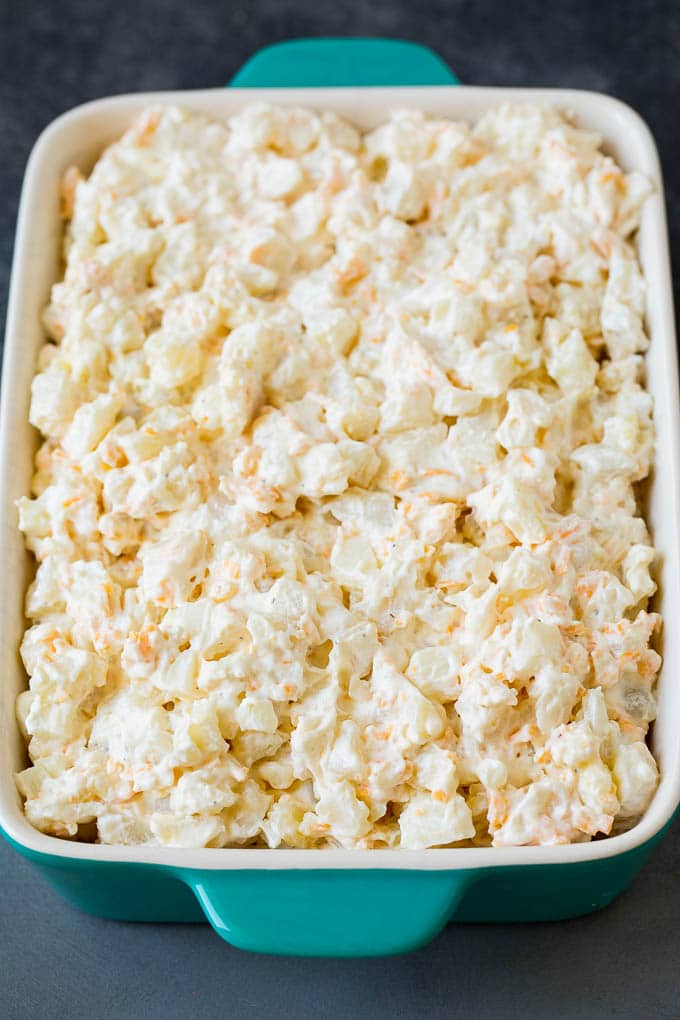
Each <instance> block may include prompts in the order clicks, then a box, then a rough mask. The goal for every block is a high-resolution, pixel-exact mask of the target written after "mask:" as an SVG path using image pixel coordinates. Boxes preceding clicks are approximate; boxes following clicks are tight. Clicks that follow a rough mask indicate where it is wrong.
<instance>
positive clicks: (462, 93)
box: [0, 39, 680, 956]
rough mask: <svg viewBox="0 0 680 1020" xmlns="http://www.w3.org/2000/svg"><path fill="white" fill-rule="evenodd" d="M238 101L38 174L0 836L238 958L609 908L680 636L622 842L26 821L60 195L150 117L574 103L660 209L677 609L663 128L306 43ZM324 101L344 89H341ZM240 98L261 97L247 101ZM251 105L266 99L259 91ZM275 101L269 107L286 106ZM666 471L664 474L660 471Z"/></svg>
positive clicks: (664, 398) (78, 153)
mask: <svg viewBox="0 0 680 1020" xmlns="http://www.w3.org/2000/svg"><path fill="white" fill-rule="evenodd" d="M231 84H232V89H229V90H226V91H225V90H222V89H213V90H208V91H199V92H185V93H163V94H156V95H154V96H149V95H142V96H120V97H116V98H112V99H106V100H101V101H98V102H95V103H89V104H86V105H85V106H82V107H78V108H77V109H76V110H74V111H72V112H70V113H68V114H66V115H64V116H63V117H61V118H59V119H58V120H57V121H55V122H54V123H53V124H52V125H51V126H50V127H48V128H47V130H46V131H45V132H44V133H43V135H42V136H41V138H40V139H39V141H38V143H37V144H36V147H35V149H34V151H33V154H32V156H31V159H30V162H29V166H28V168H27V172H26V179H25V184H24V190H23V194H22V201H21V210H20V216H19V223H18V229H17V242H16V249H15V257H14V265H13V272H12V285H11V293H10V308H9V315H8V320H7V336H6V343H5V355H4V367H3V387H2V406H1V418H0V431H1V437H2V446H1V452H0V480H1V481H0V484H1V492H2V500H1V501H0V555H1V556H2V562H3V565H4V571H3V577H2V590H1V603H0V605H1V608H2V612H1V613H0V654H1V655H2V667H3V685H2V689H1V690H0V825H1V826H2V830H3V834H4V836H5V838H6V839H7V840H8V841H9V842H10V843H11V844H12V845H13V846H14V847H15V848H16V849H17V851H18V852H19V853H21V854H23V855H24V856H25V857H27V858H28V859H30V860H31V861H33V862H34V864H35V865H36V866H37V868H38V870H39V871H40V872H41V873H42V875H43V877H44V878H45V879H47V881H48V882H50V883H51V884H52V885H53V886H54V887H55V888H56V889H57V890H58V891H59V892H60V893H61V894H62V895H63V896H64V897H65V898H66V899H67V900H69V901H70V902H71V903H72V904H74V905H75V906H77V907H79V908H80V909H82V910H84V911H87V912H89V913H92V914H96V915H98V916H101V917H107V918H112V919H119V920H128V921H156V922H161V921H173V922H182V921H184V922H196V921H204V920H205V919H207V920H208V921H209V922H210V924H211V925H212V926H213V928H214V929H215V931H216V932H217V933H218V934H219V935H220V936H222V937H223V938H224V939H225V940H226V941H228V942H229V943H231V944H232V945H234V946H238V947H240V948H243V949H249V950H255V951H259V952H266V953H281V954H296V955H309V956H371V955H382V954H387V953H398V952H404V951H408V950H412V949H415V948H417V947H419V946H422V945H423V944H424V943H426V942H427V941H428V940H430V939H431V938H433V937H434V936H435V935H436V934H437V932H438V931H440V930H441V928H442V927H443V926H444V925H445V924H446V923H448V922H449V921H457V922H471V921H475V922H483V921H545V920H559V919H563V918H569V917H575V916H577V915H580V914H586V913H588V912H590V911H593V910H597V909H599V908H601V907H604V906H606V905H607V904H608V903H610V902H611V901H612V900H613V899H614V898H615V897H616V896H618V895H619V893H621V892H622V890H623V889H625V887H626V886H627V885H628V884H629V882H630V881H631V880H632V879H633V877H634V876H635V874H636V873H637V872H638V871H639V870H640V868H641V867H642V866H643V864H644V862H645V860H646V858H647V856H648V855H649V853H650V851H651V850H652V848H653V846H654V844H655V843H656V841H657V840H658V839H659V838H660V837H661V836H662V834H663V832H664V831H665V830H666V829H667V828H668V826H669V825H670V824H671V821H672V818H673V815H674V814H675V812H676V810H677V807H678V803H679V802H680V742H678V740H677V731H678V727H679V726H680V690H679V689H678V685H676V684H674V683H673V681H672V680H671V679H670V678H674V677H675V676H676V675H677V672H678V668H679V666H680V644H679V642H680V635H679V634H678V633H677V632H676V629H674V628H671V627H668V628H667V632H666V635H665V637H664V642H663V653H664V659H665V665H664V669H663V671H662V678H661V681H660V688H659V695H660V696H659V719H658V722H657V724H656V726H655V730H654V734H653V747H654V751H655V754H656V756H657V759H658V760H659V762H660V766H661V774H662V780H661V783H660V786H659V789H658V791H657V794H656V796H655V798H654V801H653V803H652V805H651V806H650V808H649V809H648V811H647V812H646V814H645V815H644V817H643V818H642V819H641V820H640V821H639V822H638V824H637V825H636V826H635V827H634V828H632V829H631V830H630V831H628V832H626V833H622V834H620V835H617V836H614V837H611V838H608V839H603V840H598V841H594V842H592V843H581V844H575V845H571V846H559V847H509V848H498V849H455V850H445V849H441V850H425V851H400V850H381V851H343V850H337V851H335V850H251V849H234V850H229V849H225V850H166V849H155V848H144V847H141V848H139V847H115V846H96V845H91V844H85V843H71V842H67V841H64V840H59V839H56V838H55V837H51V836H46V835H44V834H42V833H40V832H37V831H36V830H34V829H33V828H32V827H31V826H30V825H29V824H28V822H27V821H26V820H25V818H24V816H23V813H22V811H21V804H20V800H19V797H18V794H17V792H16V789H15V787H14V782H13V778H12V776H13V772H14V771H15V770H16V769H17V768H19V767H20V766H21V764H22V763H23V761H24V757H25V752H24V749H23V743H22V740H21V737H20V735H19V733H18V728H17V726H16V722H15V718H14V700H15V697H16V694H17V692H18V691H19V690H20V689H21V688H22V687H23V686H24V683H25V678H24V677H23V674H22V671H21V667H20V664H19V662H18V656H17V652H16V649H17V645H18V640H19V636H20V634H21V631H22V625H23V615H22V600H23V592H24V590H25V585H26V580H27V578H28V576H29V571H30V564H29V563H28V559H27V557H26V555H25V553H24V551H23V546H22V542H21V539H20V536H19V535H18V532H17V529H16V518H15V511H14V500H15V499H16V497H17V496H19V495H21V494H22V493H23V492H25V491H26V489H27V488H28V480H29V478H30V473H31V458H32V455H33V452H34V448H35V445H34V444H35V439H34V437H33V436H32V435H31V430H30V429H29V427H28V425H27V424H26V422H27V416H28V393H29V387H30V380H31V377H32V374H33V369H34V354H35V351H36V350H37V345H38V343H39V342H40V326H39V311H40V308H41V307H42V306H43V305H44V303H45V301H46V298H47V294H48V290H49V287H50V285H51V283H52V282H53V280H54V279H55V277H56V273H57V266H58V247H59V237H60V225H59V222H58V216H57V192H58V181H59V178H60V176H61V173H62V171H63V169H64V168H65V167H66V166H67V165H68V164H70V163H77V164H80V165H81V166H83V167H84V168H87V167H88V165H91V163H92V162H93V160H94V158H95V157H96V154H97V153H98V152H99V151H101V149H102V148H103V147H104V145H106V144H107V143H108V142H109V141H111V140H112V139H113V138H115V137H116V136H117V135H119V134H120V133H121V132H122V131H123V130H124V129H125V127H126V126H127V124H128V123H129V121H130V119H131V117H132V116H134V114H135V113H136V112H138V111H139V110H140V108H142V107H144V106H145V105H147V104H148V103H149V102H151V101H155V102H158V101H161V102H163V101H173V102H180V103H183V104H184V105H187V106H190V107H192V108H195V109H206V110H207V111H209V112H213V113H215V112H219V111H221V112H223V113H230V112H233V111H234V110H235V109H237V108H238V107H239V106H240V105H242V104H243V103H244V102H246V101H250V100H253V99H256V98H257V99H270V100H273V101H276V102H279V103H288V104H290V103H298V104H299V103H305V104H307V105H312V106H316V107H318V108H331V109H334V110H337V111H338V112H341V113H344V114H346V115H347V116H349V117H351V118H352V119H354V120H357V121H358V122H360V123H361V124H364V125H366V126H369V125H370V124H371V123H375V122H377V120H378V119H379V118H380V117H381V116H383V115H384V114H385V112H386V111H387V110H389V108H390V107H394V106H401V107H403V106H416V107H419V108H422V109H423V110H426V111H429V112H432V113H438V114H443V113H445V114H448V115H449V116H468V117H475V116H477V115H479V114H480V113H481V112H482V111H483V110H484V109H487V108H488V107H489V106H491V105H496V104H498V103H500V102H503V101H504V100H507V99H514V100H517V99H520V100H522V99H524V100H527V99H529V100H532V101H535V102H551V103H557V104H559V105H560V106H568V107H570V108H571V109H573V110H574V112H575V113H576V115H577V117H578V118H579V120H580V121H581V122H582V123H583V124H585V125H586V126H588V127H592V128H594V129H595V130H597V131H599V132H600V133H601V134H602V135H603V137H604V138H605V140H606V142H607V144H608V145H609V147H610V149H611V151H612V152H613V154H614V155H615V156H616V157H617V159H618V160H619V161H620V162H621V163H622V164H623V165H624V166H625V167H626V168H633V167H635V168H637V169H640V170H642V171H643V172H644V173H646V174H647V175H648V176H650V177H651V178H652V179H653V180H654V182H655V184H656V193H655V195H654V196H653V198H651V199H650V200H649V201H648V203H647V207H646V209H645V213H644V216H643V222H642V227H641V230H640V235H639V250H640V258H641V261H642V264H643V267H644V269H645V273H646V277H647V283H648V305H649V307H648V316H647V318H648V326H649V330H650V334H651V337H652V345H651V349H650V353H649V356H648V380H649V387H650V389H651V392H652V394H653V396H654V399H655V405H656V419H657V430H658V450H662V451H663V462H662V463H663V470H657V471H656V473H655V476H654V478H653V479H652V483H651V487H650V493H649V506H648V514H649V519H650V521H651V524H652V528H653V531H654V536H655V542H656V545H657V547H658V548H659V549H660V551H661V560H662V571H661V574H662V576H661V578H660V582H661V583H660V593H659V605H658V608H659V609H660V610H661V611H662V612H664V613H665V615H666V619H667V620H671V619H673V617H674V615H675V614H676V613H677V611H678V609H680V591H679V583H680V570H679V569H678V566H679V553H678V545H679V543H678V521H679V520H680V456H679V449H678V442H679V437H680V427H679V426H680V417H679V413H678V386H677V357H676V351H675V336H674V328H673V310H672V299H671V286H670V272H669V260H668V248H667V240H666V226H665V214H664V205H663V190H662V184H661V177H660V172H659V165H658V159H657V156H656V150H655V148H654V143H653V141H652V139H651V136H650V134H649V131H648V130H647V128H646V127H645V125H644V123H643V122H642V121H641V120H640V118H639V117H638V116H637V114H635V113H634V112H633V111H632V110H630V109H629V108H628V107H626V106H624V105H623V104H621V103H619V102H617V101H616V100H613V99H610V98H608V97H606V96H601V95H598V94H594V93H587V92H578V91H568V92H567V91H559V90H542V89H536V90H530V89H479V88H466V87H464V86H459V87H456V88H453V87H452V86H456V85H457V80H456V78H455V77H454V75H453V74H452V73H451V72H450V71H449V69H448V68H447V67H446V65H445V64H443V62H442V61H441V60H440V59H439V57H437V56H436V55H435V54H434V53H432V52H431V51H429V50H426V49H424V48H423V47H420V46H416V45H414V44H412V43H407V42H399V41H393V40H374V39H317V40H308V41H307V40H298V41H293V42H290V43H285V44H279V45H277V46H274V47H270V48H269V49H266V50H263V51H261V52H260V53H259V54H257V55H256V56H255V57H253V58H252V59H251V60H250V61H249V62H248V63H247V64H246V65H245V66H244V67H243V68H242V70H241V71H240V72H239V73H238V74H237V75H236V77H235V78H234V80H233V81H232V83H231ZM328 86H332V87H331V88H329V87H328ZM240 89H248V90H249V92H248V94H247V95H246V94H245V93H243V92H241V91H239V90H240ZM252 90H254V91H252ZM272 90H275V91H272ZM659 463H661V461H659Z"/></svg>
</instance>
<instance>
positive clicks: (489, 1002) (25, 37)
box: [0, 0, 680, 1020]
mask: <svg viewBox="0 0 680 1020" xmlns="http://www.w3.org/2000/svg"><path fill="white" fill-rule="evenodd" d="M303 35H309V36H319V35H386V36H400V37H403V38H410V39H413V40H415V41H419V42H424V43H427V44H429V45H430V46H433V47H434V48H435V49H437V50H438V51H439V53H440V54H441V55H442V56H443V57H444V58H445V59H446V60H447V61H448V62H449V63H450V65H451V66H452V67H453V68H454V69H455V70H456V72H457V73H458V74H459V76H460V78H461V79H462V81H464V82H466V83H468V84H480V85H484V84H489V85H491V84H493V85H563V86H571V87H576V88H588V89H596V90H601V91H603V92H609V93H612V94H613V95H616V96H619V97H620V98H622V99H624V100H626V101H627V102H629V103H631V104H632V105H633V106H634V107H635V108H636V109H638V110H639V111H640V113H641V114H642V115H643V116H644V117H645V119H646V120H647V122H648V123H649V124H650V126H651V128H652V130H653V132H654V134H655V136H656V139H657V142H658V145H659V148H660V151H661V157H662V162H663V164H664V171H665V175H666V188H667V200H668V211H669V219H670V224H671V238H672V243H673V249H674V252H675V254H676V261H677V255H678V251H679V250H680V249H679V247H678V246H679V245H680V170H679V169H678V159H679V157H680V134H679V132H678V128H677V124H678V113H677V107H678V96H680V4H678V3H677V0H665V2H664V0H638V2H633V0H619V2H603V0H600V2H598V0H587V2H582V0H573V2H572V0H563V2H562V3H559V2H555V0H543V2H532V0H495V2H494V0H451V2H448V3H447V2H446V0H415V2H414V0H369V2H366V0H337V2H336V3H335V4H332V5H331V4H328V3H323V2H320V0H317V2H312V0H297V2H295V0H250V2H249V0H231V2H229V0H216V2H210V0H188V2H187V0H185V2H179V0H137V2H135V3H129V2H123V0H118V2H109V0H106V2H97V0H60V2H58V3H57V2H54V3H51V2H47V0H45V2H41V0H0V138H1V139H2V157H1V158H0V302H2V308H0V319H2V318H4V302H5V298H6V288H7V278H8V273H9V260H10V256H11V249H12V239H13V231H14V220H15V215H16V206H17V200H18V195H19V188H20V184H21V176H22V173H23V168H24V165H25V162H26V158H27V156H28V153H29V150H30V148H31V145H32V144H33V142H34V140H35V138H36V136H37V134H38V132H39V131H40V130H41V128H43V127H44V126H45V124H47V123H48V122H49V121H50V120H52V119H53V118H54V117H55V116H57V115H58V114H59V113H61V112H62V111H64V110H67V109H68V108H69V107H71V106H74V105H76V104H77V103H81V102H84V101H85V100H88V99H93V98H96V97H99V96H105V95H108V94H111V93H115V92H128V91H136V90H146V89H166V88H196V87H200V86H209V85H218V84H220V83H222V82H225V81H227V80H228V79H229V78H230V77H231V76H232V75H233V74H234V72H235V71H236V70H237V69H238V67H239V66H240V65H241V64H242V63H243V61H244V60H245V59H246V58H247V57H248V56H249V55H250V54H251V53H252V52H253V51H254V50H256V49H258V48H259V47H261V46H263V45H266V44H267V43H271V42H275V41H276V40H279V39H284V38H290V37H293V36H303ZM679 859H680V825H676V826H675V828H674V830H673V832H672V833H671V834H670V835H669V836H668V838H667V839H666V840H665V841H664V843H663V844H662V845H661V846H660V847H659V848H658V849H657V850H656V852H655V853H654V855H653V857H652V859H651V860H650V862H649V864H648V866H647V868H646V869H645V871H644V872H643V873H642V875H641V876H640V877H639V878H638V879H637V881H636V882H635V883H634V885H633V886H632V888H631V889H630V891H629V892H628V893H627V894H625V895H624V896H623V897H622V898H621V899H620V900H619V901H618V902H617V903H616V904H614V905H613V906H612V907H610V908H609V909H608V910H606V911H604V912H603V913H601V914H597V915H594V916H592V917H588V918H584V919H582V920H578V921H573V922H569V923H561V924H553V925H536V926H515V927H512V928H510V927H506V926H501V925H497V926H489V927H482V926H468V927H453V926H452V927H449V928H448V929H447V930H446V931H445V932H444V933H442V935H440V937H439V938H438V939H437V940H436V941H435V942H434V943H432V945H430V946H429V947H428V948H427V949H424V950H422V951H420V952H418V953H414V954H412V955H410V956H406V957H398V958H394V959H387V960H364V961H361V960H359V961H337V960H328V961H323V960H321V961H319V960H317V961H314V960H287V959H281V958H273V957H269V958H267V957H257V956H252V955H249V954H245V953H240V952H238V951H236V950H232V949H230V948H229V947H228V946H226V945H225V944H224V943H222V942H220V941H219V940H218V939H217V937H216V936H215V935H213V934H212V932H211V930H210V929H209V928H208V927H207V926H170V925H168V926H157V925H128V924H114V923H110V922H105V921H99V920H96V919H93V918H90V917H86V916H84V915H81V914H79V913H76V912H75V911H74V910H72V909H71V908H70V907H68V906H67V905H66V904H65V903H64V902H63V901H62V900H60V899H59V898H58V897H57V896H56V895H54V894H53V893H52V892H51V891H50V889H48V887H47V886H45V885H44V884H43V882H42V880H41V879H40V878H39V877H38V876H37V874H36V873H35V872H34V870H33V869H32V868H31V867H30V866H29V865H28V864H27V863H26V862H24V861H23V860H22V859H21V858H19V857H18V856H17V855H16V854H15V853H13V852H12V851H11V850H10V849H9V848H8V847H7V846H6V845H5V844H2V845H1V846H0V869H1V871H0V876H1V877H0V947H2V948H1V950H0V953H1V955H0V961H1V962H0V1017H1V1018H2V1020H4V1018H7V1020H52V1018H60V1017H68V1018H69V1020H78V1018H81V1017H83V1018H85V1017H87V1018H89V1020H91V1018H94V1020H104V1018H106V1020H108V1018H112V1020H113V1018H115V1020H129V1018H130V1020H132V1018H137V1017H140V1018H141V1017H144V1018H146V1020H155V1018H156V1017H158V1018H164V1020H174V1018H180V1020H183V1018H187V1017H196V1018H203V1017H207V1018H212V1017H216V1018H217V1017H220V1018H221V1017H224V1016H227V1017H234V1018H238V1020H240V1018H246V1017H247V1018H251V1017H252V1018H260V1017H262V1018H278V1017H294V1018H296V1017H303V1016H313V1017H320V1018H321V1017H323V1018H325V1017H352V1018H354V1017H363V1016H373V1017H379V1018H382V1017H426V1018H430V1017H432V1018H439V1017H459V1016H460V1017H474V1020H482V1018H486V1017H489V1018H502V1017H514V1016H521V1017H555V1018H557V1017H565V1018H570V1020H573V1018H581V1017H598V1018H601V1017H639V1016H642V1015H647V1014H649V1015H656V1016H657V1017H680V973H679V972H680V860H679Z"/></svg>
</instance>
